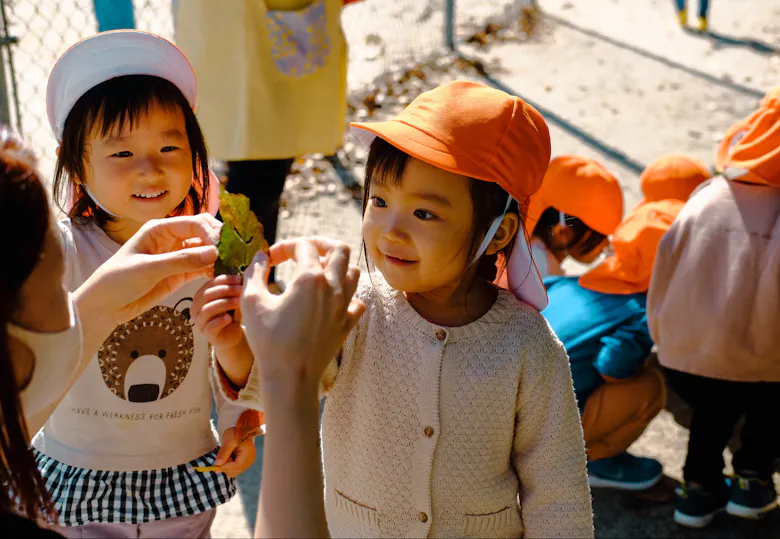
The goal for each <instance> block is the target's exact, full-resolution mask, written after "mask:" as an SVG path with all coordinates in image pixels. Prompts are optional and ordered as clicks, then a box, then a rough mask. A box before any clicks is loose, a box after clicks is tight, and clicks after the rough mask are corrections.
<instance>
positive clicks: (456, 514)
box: [201, 82, 593, 537]
mask: <svg viewBox="0 0 780 539" xmlns="http://www.w3.org/2000/svg"><path fill="white" fill-rule="evenodd" d="M353 127H355V128H356V129H358V130H360V131H362V132H363V133H364V134H366V135H367V136H369V137H370V138H371V139H373V142H371V147H370V152H369V158H368V163H367V168H366V183H365V197H364V216H363V239H364V246H365V253H366V254H367V257H368V262H369V263H370V265H371V267H372V268H374V269H376V270H378V271H372V273H371V274H370V275H369V278H366V279H363V280H362V282H361V284H360V286H359V287H358V291H357V297H359V298H360V299H362V301H363V302H364V303H365V304H366V306H367V310H366V313H365V314H364V315H363V317H362V318H361V320H360V321H359V322H358V325H357V326H356V328H355V329H354V330H353V331H352V332H351V333H350V334H349V336H348V337H347V340H346V343H345V345H344V347H343V349H342V352H341V354H340V356H339V358H338V360H337V361H334V363H333V364H332V369H331V371H330V372H329V373H326V377H325V379H324V380H323V386H324V388H325V389H329V390H330V391H329V394H328V398H327V401H326V404H325V411H324V415H323V419H322V444H323V448H322V449H323V450H322V454H323V461H324V476H325V511H326V514H327V519H328V526H329V528H330V533H331V535H332V536H333V537H380V536H407V537H409V536H415V537H425V536H433V537H436V536H480V537H520V536H522V535H523V534H525V535H526V536H528V537H562V536H567V537H592V536H593V523H592V515H591V506H590V493H589V489H588V484H587V477H586V473H585V451H584V444H583V440H582V428H581V426H580V421H579V415H578V413H577V405H576V402H575V399H574V392H573V390H572V382H571V374H570V372H569V362H568V359H567V357H566V352H565V350H564V348H563V346H562V345H561V343H560V341H559V340H558V339H557V338H556V337H555V335H554V334H553V333H552V331H551V330H550V327H549V325H548V324H547V323H546V322H545V321H544V318H543V317H542V316H541V315H540V314H539V309H541V308H544V306H545V305H546V303H547V297H546V294H545V291H544V287H543V285H542V282H541V279H540V277H539V275H538V273H537V272H536V269H535V267H534V265H533V262H532V260H531V256H530V251H529V247H528V244H527V242H526V239H525V238H526V237H525V234H524V233H523V231H522V229H521V220H522V218H523V217H524V215H525V212H526V208H527V203H528V198H529V196H530V195H532V194H533V193H534V192H535V191H536V190H537V189H538V188H539V185H540V184H541V182H542V178H543V177H544V172H545V170H546V168H547V165H548V163H549V158H550V138H549V133H548V129H547V125H546V123H545V122H544V119H543V118H542V116H541V115H540V114H539V113H538V112H537V111H536V110H535V109H533V108H532V107H531V106H529V105H528V104H526V103H524V102H523V101H522V100H521V99H519V98H517V97H515V96H511V95H508V94H506V93H504V92H501V91H499V90H496V89H492V88H489V87H486V86H483V85H480V84H475V83H471V82H454V83H450V84H446V85H444V86H441V87H439V88H437V89H434V90H431V91H430V92H426V93H424V94H422V95H420V96H419V97H418V98H417V99H416V100H415V101H414V102H413V103H412V104H410V105H409V106H408V107H407V108H406V110H405V111H403V112H402V113H401V114H400V115H399V116H398V117H397V118H395V119H393V120H390V121H387V122H381V123H375V124H353ZM498 259H500V260H501V261H502V263H501V266H502V267H503V266H504V264H506V266H507V271H508V284H509V289H510V290H511V292H510V291H508V290H504V289H501V288H499V287H497V286H495V285H494V284H493V281H494V280H495V278H496V262H497V260H498ZM216 292H217V290H216V287H215V290H214V293H213V294H212V295H213V296H214V297H215V298H216V297H217V296H222V295H223V294H217V293H216ZM227 293H228V291H225V294H227ZM218 301H219V300H216V299H215V300H214V302H213V308H212V307H208V310H209V313H210V315H211V316H209V317H206V316H204V317H203V319H202V320H201V323H211V322H209V320H211V321H212V322H214V323H215V324H216V325H220V324H229V323H230V320H229V318H228V317H227V315H226V310H225V309H222V310H220V309H219V308H218V306H219V304H218ZM231 308H234V307H232V306H231ZM205 311H206V308H204V312H205ZM219 360H220V363H221V365H222V367H223V368H224V371H225V377H223V385H222V388H223V390H224V391H225V394H226V395H227V396H229V397H233V398H238V400H239V401H241V402H245V403H248V404H251V405H253V406H255V407H260V406H262V402H261V398H260V397H261V396H260V395H259V380H260V377H261V376H262V373H261V372H258V369H257V368H256V367H255V366H253V364H252V358H251V357H247V358H244V360H243V361H236V360H230V361H226V360H224V359H223V358H219ZM242 377H243V380H242V379H241V378H242ZM247 377H248V378H247ZM231 381H232V382H233V383H238V385H239V386H241V385H243V386H244V387H243V389H241V391H240V392H239V393H238V394H237V395H236V394H234V393H233V391H232V389H231V387H230V385H231V384H230V382H231ZM244 382H245V383H244ZM312 406H314V407H316V402H314V401H313V402H312ZM314 409H315V410H316V408H314Z"/></svg>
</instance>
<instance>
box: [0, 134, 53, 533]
mask: <svg viewBox="0 0 780 539" xmlns="http://www.w3.org/2000/svg"><path fill="white" fill-rule="evenodd" d="M50 215H51V214H50V210H49V201H48V198H47V196H46V188H45V187H44V185H43V182H42V181H41V179H40V177H39V176H38V174H37V172H36V171H35V159H34V157H33V155H32V153H31V152H30V151H29V150H28V149H27V148H26V147H25V145H24V144H23V143H22V142H21V141H20V140H19V139H18V138H17V137H16V136H15V135H14V134H13V133H11V132H10V131H8V130H7V129H5V128H3V129H0V227H2V230H5V231H6V233H7V234H12V235H13V238H11V239H9V241H6V242H4V243H5V244H4V247H3V249H4V253H3V256H4V260H5V261H6V262H5V263H4V264H3V265H2V267H3V271H2V273H1V274H0V275H1V276H0V318H2V325H0V419H2V428H1V429H0V485H2V488H1V489H0V490H1V491H2V494H0V512H7V511H11V510H13V509H14V508H17V507H18V509H19V510H21V511H22V512H23V514H25V515H26V516H27V517H29V518H37V517H46V516H49V515H52V514H53V509H52V506H51V503H50V500H49V495H48V493H47V492H46V486H45V484H44V481H43V479H42V478H41V475H40V474H39V473H38V468H37V466H36V463H35V458H34V457H33V454H32V450H31V449H30V448H29V439H28V433H27V426H26V423H25V420H24V413H23V410H22V405H21V400H20V390H21V388H20V387H19V384H18V383H17V380H16V375H15V371H14V367H13V364H12V362H11V353H10V349H9V342H8V341H9V336H8V328H7V324H8V322H10V321H11V319H12V318H13V316H14V315H15V314H16V313H17V312H18V310H19V309H20V307H21V305H20V302H21V298H20V289H21V287H22V285H23V284H24V282H25V281H26V280H27V278H28V277H29V275H30V273H32V271H33V269H34V268H35V266H36V265H37V264H38V260H39V259H40V257H41V254H42V253H43V248H44V243H45V241H46V234H47V232H48V229H49V226H50V224H49V223H50ZM17 496H18V498H19V500H18V502H19V505H18V506H17V500H16V497H17Z"/></svg>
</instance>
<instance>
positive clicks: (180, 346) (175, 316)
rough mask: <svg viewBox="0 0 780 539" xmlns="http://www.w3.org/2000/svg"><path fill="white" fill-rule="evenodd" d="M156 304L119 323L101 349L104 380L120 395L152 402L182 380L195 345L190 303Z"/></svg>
mask: <svg viewBox="0 0 780 539" xmlns="http://www.w3.org/2000/svg"><path fill="white" fill-rule="evenodd" d="M187 303H189V304H191V303H192V298H185V299H183V300H181V301H180V302H179V303H178V304H177V305H176V307H174V308H170V307H163V306H157V307H154V308H152V309H150V310H148V311H146V312H145V313H143V314H142V315H141V316H139V317H138V318H136V319H135V320H132V321H130V322H128V323H126V324H122V325H121V326H119V327H117V328H116V329H115V330H114V331H113V333H111V335H110V336H109V337H108V339H106V341H105V342H104V343H103V346H101V347H100V350H99V351H98V363H99V365H100V371H101V373H102V374H103V381H104V382H105V384H106V386H108V389H110V390H111V392H112V393H114V395H116V396H117V397H119V398H120V399H124V400H127V401H129V402H152V401H156V400H160V399H164V398H165V397H167V396H168V395H170V394H171V393H173V392H174V391H176V389H177V388H178V387H179V386H180V385H181V383H182V382H183V381H184V378H185V377H186V376H187V372H189V369H190V365H191V364H192V356H193V354H194V351H195V340H194V337H193V334H192V322H191V321H190V312H189V308H188V307H186V308H182V305H187Z"/></svg>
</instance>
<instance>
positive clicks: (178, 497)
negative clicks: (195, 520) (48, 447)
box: [33, 449, 236, 526]
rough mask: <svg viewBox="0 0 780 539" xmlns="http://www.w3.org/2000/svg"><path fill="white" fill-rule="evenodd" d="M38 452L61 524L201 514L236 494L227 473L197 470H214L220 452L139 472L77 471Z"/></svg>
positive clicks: (130, 521)
mask: <svg viewBox="0 0 780 539" xmlns="http://www.w3.org/2000/svg"><path fill="white" fill-rule="evenodd" d="M33 451H34V452H35V459H36V462H37V463H38V469H39V470H40V472H41V475H43V478H44V480H45V481H46V488H47V489H48V491H49V493H50V494H51V498H52V500H53V501H54V505H55V507H56V508H57V510H58V511H59V514H60V517H59V522H58V523H59V525H60V526H82V525H84V524H87V523H89V522H124V523H128V524H141V523H143V522H149V521H151V520H163V519H168V518H174V517H181V516H186V515H196V514H198V513H202V512H204V511H208V510H209V509H213V508H215V507H217V506H219V505H221V504H223V503H225V502H227V501H228V500H229V499H230V498H232V497H233V495H234V494H235V493H236V484H235V481H234V480H233V479H230V478H229V477H228V476H227V475H225V474H223V473H200V472H196V471H195V470H193V469H192V468H193V466H211V465H212V464H213V463H214V459H215V458H216V456H217V450H216V449H215V450H213V451H211V452H210V453H207V454H205V455H203V456H202V457H200V458H197V459H195V460H193V461H192V462H189V463H187V464H181V465H179V466H175V467H173V468H166V469H162V470H143V471H138V472H106V471H100V470H87V469H84V468H76V467H74V466H69V465H67V464H63V463H62V462H59V461H56V460H54V459H52V458H49V457H47V456H46V455H44V454H43V453H40V452H39V451H37V450H33Z"/></svg>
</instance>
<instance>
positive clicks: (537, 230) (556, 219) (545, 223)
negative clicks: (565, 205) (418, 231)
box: [533, 208, 607, 253]
mask: <svg viewBox="0 0 780 539" xmlns="http://www.w3.org/2000/svg"><path fill="white" fill-rule="evenodd" d="M564 221H565V223H566V227H567V228H570V229H571V230H572V237H571V240H569V241H568V242H567V243H566V244H564V245H561V244H560V243H559V242H555V232H554V229H555V228H554V227H555V225H557V224H559V223H560V222H561V212H560V211H558V210H557V209H556V208H547V209H546V210H545V211H544V213H542V216H541V217H540V218H539V222H538V223H536V227H534V233H533V235H534V236H536V237H538V238H539V239H540V240H542V242H543V243H544V245H545V246H546V247H547V248H548V249H549V250H550V251H551V252H553V253H557V252H561V251H568V250H569V249H572V248H574V247H579V248H580V249H581V250H582V252H583V253H589V252H591V251H592V250H593V249H595V248H596V247H598V246H599V245H600V244H601V243H602V242H603V241H604V240H605V239H607V237H606V236H605V235H604V234H602V233H601V232H596V231H595V230H593V229H592V228H590V227H589V226H588V225H586V224H585V223H583V222H582V220H581V219H579V218H577V217H574V216H572V215H565V214H564Z"/></svg>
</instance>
